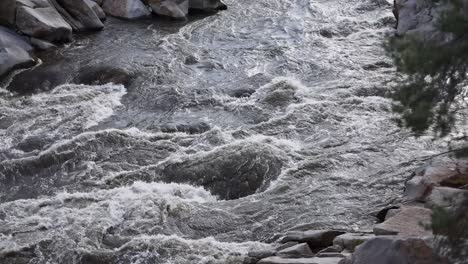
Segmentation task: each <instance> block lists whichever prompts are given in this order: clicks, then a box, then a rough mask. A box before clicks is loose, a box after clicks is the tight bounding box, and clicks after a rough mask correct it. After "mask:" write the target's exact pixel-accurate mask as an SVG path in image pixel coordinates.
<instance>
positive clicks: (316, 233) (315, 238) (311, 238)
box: [281, 230, 345, 249]
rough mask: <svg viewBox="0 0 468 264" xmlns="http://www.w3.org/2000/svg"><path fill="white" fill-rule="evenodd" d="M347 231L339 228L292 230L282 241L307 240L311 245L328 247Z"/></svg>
mask: <svg viewBox="0 0 468 264" xmlns="http://www.w3.org/2000/svg"><path fill="white" fill-rule="evenodd" d="M344 233H345V232H342V231H338V230H308V231H291V232H288V233H287V234H286V236H285V237H284V238H283V239H282V240H281V243H286V242H289V241H297V242H301V243H302V242H307V243H308V244H309V246H310V247H311V248H312V249H314V248H320V247H323V248H324V247H328V246H331V245H332V244H333V239H335V237H337V236H339V235H342V234H344Z"/></svg>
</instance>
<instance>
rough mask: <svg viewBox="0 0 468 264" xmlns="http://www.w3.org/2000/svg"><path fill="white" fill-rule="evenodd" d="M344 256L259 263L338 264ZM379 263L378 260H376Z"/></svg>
mask: <svg viewBox="0 0 468 264" xmlns="http://www.w3.org/2000/svg"><path fill="white" fill-rule="evenodd" d="M341 260H343V258H282V257H269V258H264V259H262V260H260V261H259V262H258V264H338V263H339V262H340V261H341ZM376 263H378V262H376Z"/></svg>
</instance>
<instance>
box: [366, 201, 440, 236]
mask: <svg viewBox="0 0 468 264" xmlns="http://www.w3.org/2000/svg"><path fill="white" fill-rule="evenodd" d="M431 213H432V211H431V210H430V209H426V208H421V207H414V206H411V207H403V208H401V211H400V212H399V213H397V214H396V215H395V216H393V217H391V218H390V219H388V220H386V221H385V222H383V223H381V224H377V225H376V226H375V227H374V233H375V234H376V235H400V236H407V237H408V236H428V235H431V234H432V233H431V231H429V230H426V229H425V228H424V226H423V225H428V224H430V222H431Z"/></svg>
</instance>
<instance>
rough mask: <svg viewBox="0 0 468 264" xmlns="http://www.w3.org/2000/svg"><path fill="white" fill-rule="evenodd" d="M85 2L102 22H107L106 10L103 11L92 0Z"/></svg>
mask: <svg viewBox="0 0 468 264" xmlns="http://www.w3.org/2000/svg"><path fill="white" fill-rule="evenodd" d="M85 2H87V3H88V5H89V6H91V8H92V9H93V10H94V13H96V15H97V16H98V17H99V19H101V21H104V20H106V13H104V10H102V8H101V6H100V5H99V4H98V3H97V2H94V1H91V0H85Z"/></svg>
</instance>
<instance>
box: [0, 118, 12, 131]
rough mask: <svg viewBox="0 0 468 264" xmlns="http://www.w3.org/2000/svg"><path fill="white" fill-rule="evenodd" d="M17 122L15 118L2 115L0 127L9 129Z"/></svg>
mask: <svg viewBox="0 0 468 264" xmlns="http://www.w3.org/2000/svg"><path fill="white" fill-rule="evenodd" d="M14 123H15V118H13V117H9V116H0V129H7V128H9V127H10V126H12V125H13V124H14Z"/></svg>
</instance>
